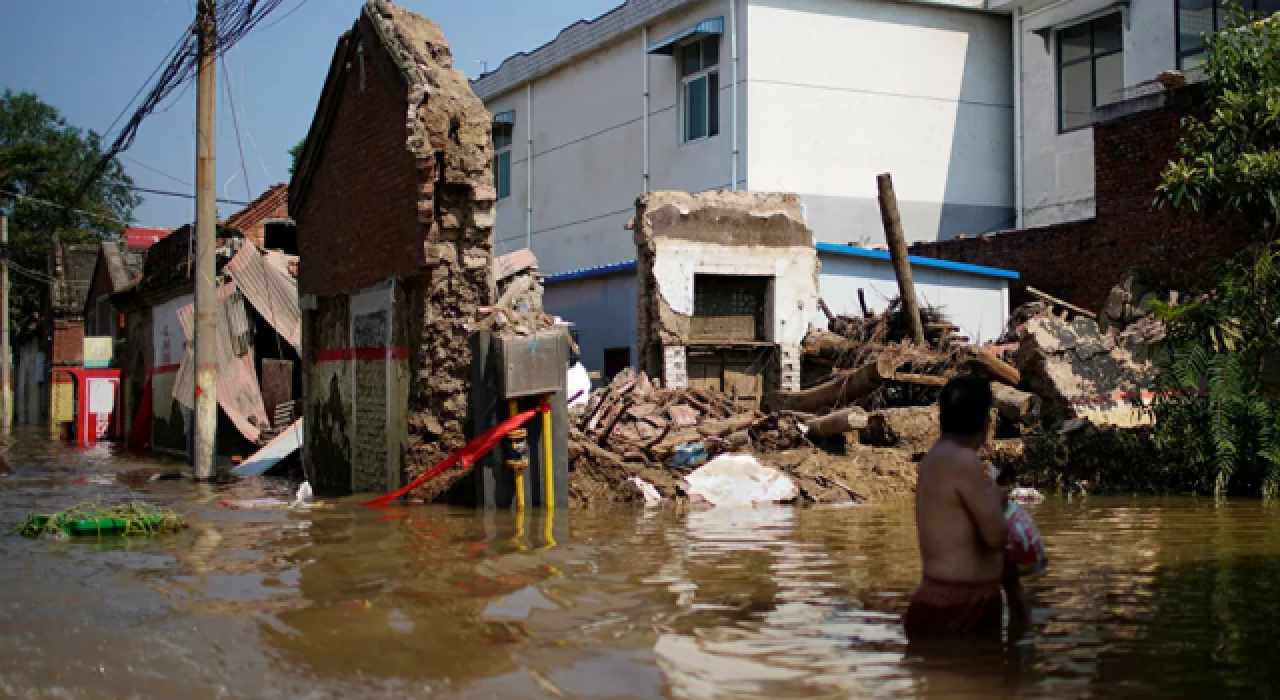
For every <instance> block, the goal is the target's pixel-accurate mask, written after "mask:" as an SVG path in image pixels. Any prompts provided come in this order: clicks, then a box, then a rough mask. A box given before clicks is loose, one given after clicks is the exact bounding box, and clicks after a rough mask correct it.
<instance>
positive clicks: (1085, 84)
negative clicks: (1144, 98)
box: [1058, 13, 1124, 131]
mask: <svg viewBox="0 0 1280 700" xmlns="http://www.w3.org/2000/svg"><path fill="white" fill-rule="evenodd" d="M1123 89H1124V26H1123V24H1122V23H1121V18H1120V14H1119V13H1116V14H1111V15H1107V16H1106V17H1100V18H1098V19H1095V20H1093V21H1092V22H1085V23H1083V24H1077V25H1076V26H1074V27H1068V28H1066V29H1063V30H1061V31H1059V32H1058V130H1059V131H1072V130H1074V129H1081V128H1084V127H1087V126H1089V125H1091V124H1093V108H1094V107H1100V106H1102V105H1108V104H1111V103H1112V102H1119V101H1120V99H1121V98H1122V97H1123V96H1124V95H1123Z"/></svg>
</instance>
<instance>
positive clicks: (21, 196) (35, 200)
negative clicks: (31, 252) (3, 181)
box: [0, 190, 129, 226]
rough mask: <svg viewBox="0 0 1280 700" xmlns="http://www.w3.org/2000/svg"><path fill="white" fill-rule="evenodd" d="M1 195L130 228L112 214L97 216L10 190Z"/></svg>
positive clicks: (1, 191)
mask: <svg viewBox="0 0 1280 700" xmlns="http://www.w3.org/2000/svg"><path fill="white" fill-rule="evenodd" d="M0 194H2V195H7V196H9V197H17V198H18V199H23V200H26V201H28V202H31V203H32V204H38V205H40V206H45V207H57V208H58V209H63V210H66V211H73V212H75V213H77V214H84V215H85V216H92V217H94V218H97V219H103V220H106V221H114V222H116V223H118V224H120V225H122V226H128V225H129V222H127V221H124V220H123V219H120V218H117V217H115V216H112V215H110V214H96V213H94V212H91V211H85V210H83V209H76V208H75V207H71V206H67V205H66V204H59V203H57V202H50V201H49V200H47V199H40V198H39V197H32V196H31V195H29V194H22V193H20V192H10V191H8V190H0Z"/></svg>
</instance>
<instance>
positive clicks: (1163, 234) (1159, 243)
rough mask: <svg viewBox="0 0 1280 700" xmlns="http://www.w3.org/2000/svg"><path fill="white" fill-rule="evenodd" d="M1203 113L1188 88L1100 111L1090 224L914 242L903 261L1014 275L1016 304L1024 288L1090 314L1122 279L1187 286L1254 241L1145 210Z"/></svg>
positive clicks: (1192, 216) (1225, 227)
mask: <svg viewBox="0 0 1280 700" xmlns="http://www.w3.org/2000/svg"><path fill="white" fill-rule="evenodd" d="M1202 112H1203V99H1202V97H1201V93H1200V87H1199V86H1197V85H1191V86H1188V87H1181V88H1175V89H1171V90H1161V91H1159V92H1155V93H1153V94H1147V95H1141V96H1138V97H1134V98H1132V99H1128V100H1125V101H1122V102H1117V103H1114V104H1111V105H1108V106H1106V107H1100V108H1098V110H1097V113H1096V115H1095V122H1096V123H1095V126H1094V129H1093V153H1094V163H1095V181H1096V183H1097V193H1096V201H1097V211H1096V215H1095V216H1094V217H1093V218H1090V219H1084V220H1081V221H1070V222H1066V223H1063V224H1057V225H1054V226H1044V227H1040V228H1031V229H1023V230H1018V231H1006V232H1003V233H995V234H986V235H983V236H979V237H976V238H961V239H953V240H948V241H938V242H935V243H916V244H914V245H912V247H911V253H912V254H913V255H925V256H930V257H934V258H941V259H943V260H954V261H957V262H964V263H971V264H977V265H989V266H994V267H1003V268H1009V269H1013V270H1017V271H1019V272H1020V273H1021V274H1022V277H1021V280H1019V281H1018V282H1017V283H1015V284H1014V285H1013V287H1012V288H1011V291H1013V292H1014V293H1015V295H1016V294H1017V293H1018V292H1019V291H1021V289H1023V288H1025V286H1026V285H1030V286H1032V287H1036V288H1038V289H1040V290H1042V291H1045V292H1048V293H1049V294H1052V295H1054V296H1057V297H1060V298H1062V299H1066V300H1068V301H1071V302H1073V303H1075V304H1078V305H1080V306H1084V307H1085V308H1088V309H1095V310H1096V309H1098V308H1100V307H1101V306H1102V304H1103V302H1104V301H1106V299H1107V295H1108V293H1109V292H1110V291H1111V288H1112V286H1113V285H1115V284H1117V283H1119V282H1121V281H1122V279H1123V278H1124V277H1126V276H1127V275H1128V274H1130V273H1132V274H1134V275H1135V276H1137V277H1139V278H1141V280H1142V282H1143V283H1144V285H1146V286H1150V287H1157V288H1161V287H1162V288H1166V289H1169V288H1172V289H1186V288H1189V287H1191V286H1194V284H1195V282H1196V281H1197V280H1198V279H1199V278H1200V277H1201V276H1202V275H1203V274H1204V273H1205V272H1207V271H1208V270H1210V269H1211V267H1212V266H1213V265H1214V264H1215V263H1217V262H1220V261H1222V260H1224V259H1226V258H1228V257H1230V256H1232V255H1234V254H1235V253H1237V252H1239V251H1240V250H1242V249H1244V248H1245V247H1246V246H1248V245H1249V244H1250V243H1251V242H1253V241H1254V240H1255V234H1254V232H1252V231H1250V230H1249V228H1248V226H1247V225H1246V224H1245V222H1244V221H1243V220H1242V219H1238V218H1226V217H1223V218H1217V219H1206V218H1204V217H1202V216H1200V215H1199V214H1196V213H1191V212H1183V211H1172V210H1170V209H1167V208H1165V209H1156V208H1154V207H1153V206H1152V202H1153V200H1154V198H1155V194H1156V186H1157V185H1159V184H1160V179H1161V174H1162V173H1163V172H1164V169H1165V167H1166V166H1167V165H1168V164H1169V162H1170V161H1172V160H1175V159H1177V158H1178V157H1179V156H1180V153H1179V151H1178V142H1179V141H1180V140H1181V139H1182V136H1183V133H1184V132H1183V129H1182V120H1183V119H1184V118H1186V117H1188V116H1191V115H1198V114H1201V113H1202ZM1014 301H1015V302H1017V301H1018V299H1017V298H1015V299H1014Z"/></svg>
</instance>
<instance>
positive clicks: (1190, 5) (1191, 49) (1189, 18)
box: [1178, 0, 1280, 70]
mask: <svg viewBox="0 0 1280 700" xmlns="http://www.w3.org/2000/svg"><path fill="white" fill-rule="evenodd" d="M1231 4H1233V2H1232V0H1227V1H1226V2H1224V0H1178V68H1179V69H1181V70H1186V69H1188V68H1195V67H1196V66H1198V65H1200V64H1201V63H1203V62H1204V52H1205V50H1206V49H1207V48H1208V46H1207V45H1206V44H1205V36H1206V35H1208V34H1213V33H1214V32H1216V31H1218V30H1219V29H1222V27H1223V26H1225V25H1226V22H1227V8H1228V6H1230V5H1231ZM1234 4H1236V5H1239V6H1240V9H1242V10H1244V11H1245V12H1256V13H1258V14H1261V15H1264V16H1268V17H1269V16H1271V15H1273V14H1275V13H1276V12H1280V0H1234Z"/></svg>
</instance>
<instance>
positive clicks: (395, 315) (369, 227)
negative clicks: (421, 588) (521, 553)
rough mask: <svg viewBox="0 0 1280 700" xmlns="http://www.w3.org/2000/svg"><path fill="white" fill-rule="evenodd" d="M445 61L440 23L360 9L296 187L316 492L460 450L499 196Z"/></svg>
mask: <svg viewBox="0 0 1280 700" xmlns="http://www.w3.org/2000/svg"><path fill="white" fill-rule="evenodd" d="M452 62H453V59H452V55H451V53H450V50H449V45H448V43H447V42H446V41H445V38H444V35H443V33H442V32H441V31H440V28H439V27H438V26H436V25H435V24H434V23H433V22H431V21H430V20H427V19H426V18H423V17H420V16H418V15H415V14H413V13H411V12H408V11H406V10H404V9H402V8H400V7H397V6H395V5H393V4H391V3H389V2H384V1H383V0H372V1H371V2H368V3H366V4H365V5H364V8H363V12H362V13H361V16H360V18H359V20H358V21H357V22H356V24H355V26H354V27H353V28H352V30H351V31H350V32H349V33H348V34H346V35H345V36H344V37H343V38H342V39H341V40H340V41H339V44H338V47H337V50H336V52H335V56H334V60H333V63H332V65H331V68H330V72H329V77H328V79H327V81H326V85H325V89H324V94H323V95H322V97H321V103H320V106H319V107H318V109H317V114H316V120H315V122H314V123H313V124H312V127H311V132H310V134H309V135H308V139H307V143H306V145H305V146H304V148H303V154H302V157H300V158H299V164H298V168H297V174H296V175H295V177H294V181H293V183H291V186H290V201H291V206H292V207H293V212H294V218H295V219H296V220H297V221H298V231H299V247H300V252H301V262H300V273H299V291H300V293H301V294H302V295H303V299H302V301H303V305H304V308H307V309H308V310H307V311H306V316H307V320H306V322H305V323H304V326H305V327H306V329H307V330H306V333H307V340H304V346H309V347H304V352H303V355H304V362H307V363H308V364H309V366H308V367H307V368H306V372H305V376H306V378H307V388H306V394H307V396H306V404H307V409H306V410H307V416H308V420H309V421H312V420H314V421H315V423H314V425H316V426H317V428H318V429H311V428H310V425H308V430H307V433H306V434H307V443H308V445H307V454H306V460H307V461H308V464H309V466H310V471H311V473H312V475H313V478H316V479H317V481H318V485H321V484H324V483H328V484H330V485H332V486H334V487H335V488H337V490H339V491H343V490H351V489H354V490H356V491H383V490H386V489H390V488H395V487H397V486H399V485H400V484H402V483H404V482H405V481H406V480H408V479H412V478H413V477H414V476H416V475H418V474H419V473H421V472H422V471H424V470H425V469H427V468H429V467H430V466H432V465H434V464H435V463H437V462H438V461H440V460H441V459H443V458H444V457H445V456H446V455H448V454H449V453H451V452H453V451H454V450H456V449H458V448H459V447H461V446H462V445H463V444H465V443H466V439H467V437H466V436H467V428H468V405H467V404H468V390H469V387H468V382H467V380H468V378H469V376H470V362H471V358H470V353H469V351H468V344H467V335H468V324H470V323H472V322H473V321H474V319H475V315H476V311H477V310H478V308H479V307H480V306H483V305H487V304H489V303H490V302H491V297H492V291H491V289H492V286H491V281H490V276H491V271H490V268H491V263H492V251H491V248H490V242H489V237H490V232H491V229H492V227H493V219H494V212H493V207H494V203H495V201H496V199H497V193H496V191H495V189H494V187H493V181H492V173H491V160H492V143H491V140H490V139H491V133H490V126H491V123H490V120H491V116H490V115H489V113H488V111H487V110H486V109H485V107H484V105H483V103H481V102H480V100H479V99H478V98H476V96H475V95H474V94H473V93H472V92H471V88H470V85H469V84H468V82H467V80H466V78H465V77H464V76H463V75H462V74H461V73H459V72H458V71H456V70H454V68H453V63H452ZM388 292H389V295H388ZM370 295H372V296H370ZM379 295H382V296H379ZM377 299H384V301H379V302H377V303H374V301H376V300H377ZM371 300H374V301H371ZM357 307H359V308H357ZM380 416H381V417H382V422H381V423H378V422H377V421H378V419H379V417H380ZM344 480H345V482H346V484H347V486H346V488H342V483H343V482H344ZM438 481H440V482H441V483H448V482H449V481H450V476H446V477H444V478H443V479H440V480H438ZM419 495H422V494H419Z"/></svg>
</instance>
